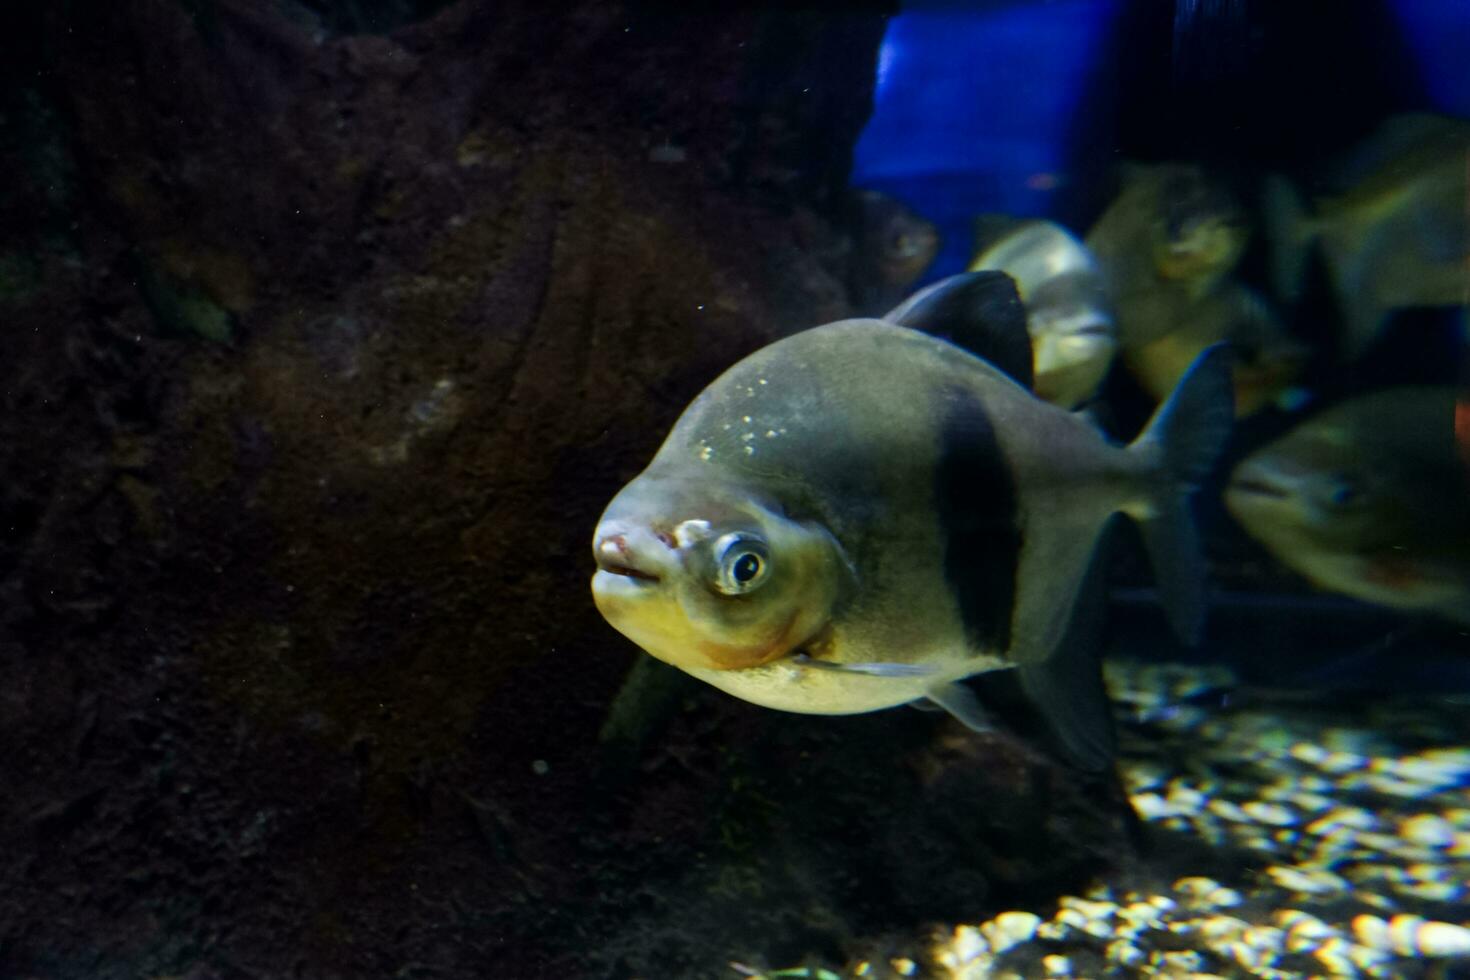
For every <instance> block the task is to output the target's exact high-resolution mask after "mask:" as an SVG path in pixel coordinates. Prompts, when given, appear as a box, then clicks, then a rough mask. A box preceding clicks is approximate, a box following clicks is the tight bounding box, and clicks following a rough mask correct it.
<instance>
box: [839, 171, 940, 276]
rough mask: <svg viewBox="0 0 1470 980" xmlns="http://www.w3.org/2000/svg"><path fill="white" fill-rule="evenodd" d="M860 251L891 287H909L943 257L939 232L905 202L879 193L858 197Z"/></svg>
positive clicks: (862, 193)
mask: <svg viewBox="0 0 1470 980" xmlns="http://www.w3.org/2000/svg"><path fill="white" fill-rule="evenodd" d="M858 207H859V219H858V220H859V231H858V240H859V246H858V247H859V249H860V251H861V254H862V255H863V256H864V257H865V259H866V260H867V261H868V262H870V263H872V265H873V266H874V271H876V272H877V274H878V275H879V277H880V278H882V280H883V281H884V282H886V283H888V284H890V285H894V286H900V285H907V284H908V283H911V282H913V281H914V280H915V279H917V278H918V277H919V275H920V274H921V273H922V272H923V271H924V270H925V269H926V268H927V267H928V266H929V263H930V262H932V261H934V256H935V255H937V254H939V231H938V229H936V228H935V227H934V225H932V224H931V223H929V222H928V221H926V220H924V219H923V218H922V217H920V216H919V215H917V214H915V213H914V212H913V211H911V210H909V208H908V207H906V206H905V205H904V204H903V203H902V202H900V201H898V200H896V199H895V198H891V197H889V196H888V195H886V194H883V193H880V192H878V191H862V192H860V193H859V195H858Z"/></svg>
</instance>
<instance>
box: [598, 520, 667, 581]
mask: <svg viewBox="0 0 1470 980" xmlns="http://www.w3.org/2000/svg"><path fill="white" fill-rule="evenodd" d="M675 547H676V545H674V544H672V543H671V542H669V541H667V540H665V539H664V537H663V536H660V535H658V534H657V533H655V532H653V531H652V530H649V529H644V528H638V527H633V526H625V525H621V524H614V525H611V526H604V527H601V528H599V529H598V532H597V534H596V536H595V538H594V540H593V545H592V557H593V559H594V560H595V561H596V562H597V572H596V574H594V575H593V579H592V581H593V589H594V590H596V589H597V588H598V587H599V586H601V587H603V588H647V587H650V586H654V585H657V584H658V583H659V582H660V581H662V580H663V578H664V577H665V576H667V575H668V574H669V572H670V571H671V569H670V567H669V564H668V561H667V560H665V559H663V558H662V557H661V556H660V555H659V552H661V551H662V552H670V553H671V554H672V553H673V551H674V548H675Z"/></svg>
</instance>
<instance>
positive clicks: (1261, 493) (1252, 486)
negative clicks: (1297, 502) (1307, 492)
mask: <svg viewBox="0 0 1470 980" xmlns="http://www.w3.org/2000/svg"><path fill="white" fill-rule="evenodd" d="M1230 489H1231V490H1233V491H1235V492H1237V493H1248V494H1252V495H1254V496H1257V497H1273V498H1275V499H1277V500H1285V499H1286V498H1288V497H1290V496H1291V493H1290V492H1289V491H1288V490H1286V489H1285V488H1284V487H1281V486H1278V485H1277V484H1274V483H1270V482H1268V481H1266V480H1263V479H1261V478H1259V477H1250V476H1247V477H1242V478H1240V479H1237V480H1232V481H1230Z"/></svg>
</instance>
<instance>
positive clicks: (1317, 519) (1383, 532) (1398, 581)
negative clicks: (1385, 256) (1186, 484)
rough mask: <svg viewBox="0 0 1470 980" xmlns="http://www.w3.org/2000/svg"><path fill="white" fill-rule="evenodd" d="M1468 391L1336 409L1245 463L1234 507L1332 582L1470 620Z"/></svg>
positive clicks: (1248, 525) (1304, 566)
mask: <svg viewBox="0 0 1470 980" xmlns="http://www.w3.org/2000/svg"><path fill="white" fill-rule="evenodd" d="M1458 395H1459V391H1458V390H1457V389H1455V388H1453V387H1448V386H1425V387H1409V386H1404V387H1396V388H1385V389H1383V390H1381V391H1376V392H1372V393H1370V394H1367V395H1363V396H1360V397H1358V398H1353V399H1350V400H1348V401H1345V402H1341V403H1339V404H1337V405H1333V406H1331V407H1329V408H1327V409H1325V410H1323V411H1322V412H1320V413H1318V414H1316V415H1313V416H1311V417H1309V418H1307V419H1306V420H1305V421H1303V422H1302V423H1301V424H1300V425H1298V426H1297V427H1296V428H1295V429H1293V430H1291V431H1290V432H1288V433H1287V434H1286V435H1284V436H1282V437H1281V438H1279V439H1277V440H1276V441H1275V442H1272V443H1270V444H1269V445H1267V446H1265V447H1264V448H1262V449H1260V450H1258V451H1257V452H1255V453H1254V454H1252V455H1251V456H1249V457H1247V458H1246V459H1245V460H1244V461H1242V462H1241V463H1240V464H1239V465H1238V466H1237V467H1236V469H1235V471H1234V472H1233V473H1232V474H1231V479H1230V485H1229V487H1228V489H1227V490H1226V493H1225V502H1226V506H1227V507H1229V509H1230V512H1231V513H1232V514H1234V515H1235V518H1236V520H1237V521H1239V522H1240V524H1241V526H1243V527H1244V528H1245V529H1246V531H1247V532H1248V533H1249V534H1250V535H1251V537H1253V538H1255V539H1256V540H1257V541H1259V542H1261V544H1263V545H1264V546H1265V547H1266V548H1267V549H1268V550H1270V551H1271V553H1272V554H1274V555H1275V556H1276V558H1277V559H1278V560H1279V561H1281V562H1282V563H1283V564H1284V565H1286V566H1287V567H1289V568H1292V569H1294V570H1295V571H1297V572H1299V573H1300V574H1302V575H1304V576H1305V577H1306V578H1307V579H1309V580H1310V581H1311V582H1312V583H1314V584H1315V585H1317V586H1318V587H1320V588H1323V589H1328V590H1331V591H1334V592H1341V593H1343V594H1345V595H1349V596H1353V597H1355V598H1358V599H1363V600H1365V601H1367V602H1375V603H1379V604H1381V605H1385V606H1392V607H1394V608H1397V609H1404V610H1411V611H1418V612H1428V613H1433V614H1435V615H1439V616H1443V617H1445V618H1447V619H1451V620H1454V621H1456V622H1460V623H1470V474H1467V472H1466V467H1465V465H1464V462H1463V460H1462V459H1461V458H1460V454H1459V452H1458V450H1457V446H1456V432H1455V412H1456V398H1457V396H1458Z"/></svg>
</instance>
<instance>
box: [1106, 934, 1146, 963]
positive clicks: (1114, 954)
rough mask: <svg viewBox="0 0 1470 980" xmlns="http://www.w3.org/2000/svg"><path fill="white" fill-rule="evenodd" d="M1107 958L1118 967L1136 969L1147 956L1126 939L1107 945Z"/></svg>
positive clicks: (1116, 940)
mask: <svg viewBox="0 0 1470 980" xmlns="http://www.w3.org/2000/svg"><path fill="white" fill-rule="evenodd" d="M1107 957H1108V960H1109V961H1110V962H1113V963H1117V964H1118V965H1119V966H1124V967H1130V968H1131V967H1136V966H1139V965H1140V964H1142V963H1143V962H1144V961H1145V960H1147V959H1148V954H1146V953H1145V952H1144V951H1143V950H1141V949H1139V948H1138V947H1137V946H1135V945H1133V944H1132V943H1130V942H1129V941H1128V940H1126V939H1115V940H1113V941H1112V942H1110V943H1108V946H1107Z"/></svg>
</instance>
